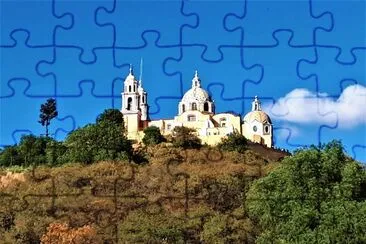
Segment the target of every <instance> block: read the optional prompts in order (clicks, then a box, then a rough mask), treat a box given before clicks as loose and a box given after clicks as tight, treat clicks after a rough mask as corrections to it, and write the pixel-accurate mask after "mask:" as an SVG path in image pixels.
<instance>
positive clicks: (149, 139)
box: [142, 126, 165, 145]
mask: <svg viewBox="0 0 366 244" xmlns="http://www.w3.org/2000/svg"><path fill="white" fill-rule="evenodd" d="M144 134H145V135H144V138H142V142H143V143H144V144H145V145H156V144H159V143H161V142H164V141H165V138H164V137H163V136H162V135H161V133H160V129H159V128H158V127H156V126H149V127H147V128H145V129H144Z"/></svg>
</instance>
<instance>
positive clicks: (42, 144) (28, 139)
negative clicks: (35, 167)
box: [18, 135, 53, 166]
mask: <svg viewBox="0 0 366 244" xmlns="http://www.w3.org/2000/svg"><path fill="white" fill-rule="evenodd" d="M51 140H53V139H51V138H48V137H37V136H34V135H24V136H22V138H21V139H20V143H19V146H18V149H19V153H20V156H21V157H22V159H23V162H24V165H25V166H30V165H31V164H44V163H45V162H46V147H47V143H48V142H49V141H51Z"/></svg>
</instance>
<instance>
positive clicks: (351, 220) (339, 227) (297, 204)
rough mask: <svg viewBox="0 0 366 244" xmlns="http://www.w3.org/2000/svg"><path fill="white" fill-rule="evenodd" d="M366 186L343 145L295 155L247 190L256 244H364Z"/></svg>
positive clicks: (364, 174)
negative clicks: (256, 231)
mask: <svg viewBox="0 0 366 244" xmlns="http://www.w3.org/2000/svg"><path fill="white" fill-rule="evenodd" d="M365 186H366V172H365V168H364V167H362V166H361V165H360V164H359V163H357V162H355V161H353V160H352V159H350V158H347V156H346V155H345V154H344V152H343V147H342V145H341V143H340V142H338V141H332V142H330V143H329V144H327V145H324V146H321V147H311V148H309V149H303V150H299V151H297V152H296V153H295V154H294V155H293V156H292V157H287V158H285V159H284V160H283V161H282V165H281V166H280V167H278V168H277V169H275V170H274V171H273V172H271V173H270V174H269V175H268V176H266V177H264V178H261V179H259V180H257V181H256V182H255V183H254V184H253V185H252V187H251V188H250V190H249V192H248V195H247V199H246V203H247V207H248V210H249V214H250V216H251V218H252V219H253V220H254V221H255V222H258V223H259V225H260V228H261V234H260V235H259V237H258V239H257V241H258V243H365V242H366V233H365V231H364V230H365V229H366V221H365V220H366V200H365V199H366V190H365Z"/></svg>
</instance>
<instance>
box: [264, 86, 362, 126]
mask: <svg viewBox="0 0 366 244" xmlns="http://www.w3.org/2000/svg"><path fill="white" fill-rule="evenodd" d="M264 110H265V111H268V113H269V115H270V117H271V118H273V119H276V120H280V121H287V122H294V123H299V124H301V123H303V124H305V123H306V124H313V123H320V124H326V125H335V124H336V122H337V120H338V128H350V127H353V126H357V125H361V124H363V125H366V87H364V86H362V85H351V86H348V87H347V88H346V89H344V90H343V92H342V94H341V95H340V96H339V97H338V99H336V98H333V97H330V96H329V95H328V94H326V93H318V95H317V94H316V93H313V92H311V91H309V90H307V89H295V90H293V91H291V92H290V93H288V94H287V95H286V96H284V97H282V98H280V99H278V100H277V102H276V103H275V104H274V105H273V106H272V105H267V106H264Z"/></svg>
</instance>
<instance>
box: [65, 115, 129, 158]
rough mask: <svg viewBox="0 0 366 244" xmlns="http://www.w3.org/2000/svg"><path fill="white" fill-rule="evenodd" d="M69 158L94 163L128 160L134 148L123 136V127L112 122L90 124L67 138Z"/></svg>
mask: <svg viewBox="0 0 366 244" xmlns="http://www.w3.org/2000/svg"><path fill="white" fill-rule="evenodd" d="M65 145H66V147H67V156H66V158H68V159H69V161H71V162H79V163H87V164H89V163H93V162H95V161H100V160H116V159H127V158H129V157H130V156H131V154H132V146H131V143H130V141H129V140H127V138H126V137H125V136H124V135H123V131H122V125H117V124H115V123H110V122H106V121H104V122H100V123H98V124H89V125H86V126H84V127H83V128H79V129H77V130H75V131H73V132H72V133H70V134H69V136H68V137H67V138H66V141H65Z"/></svg>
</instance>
